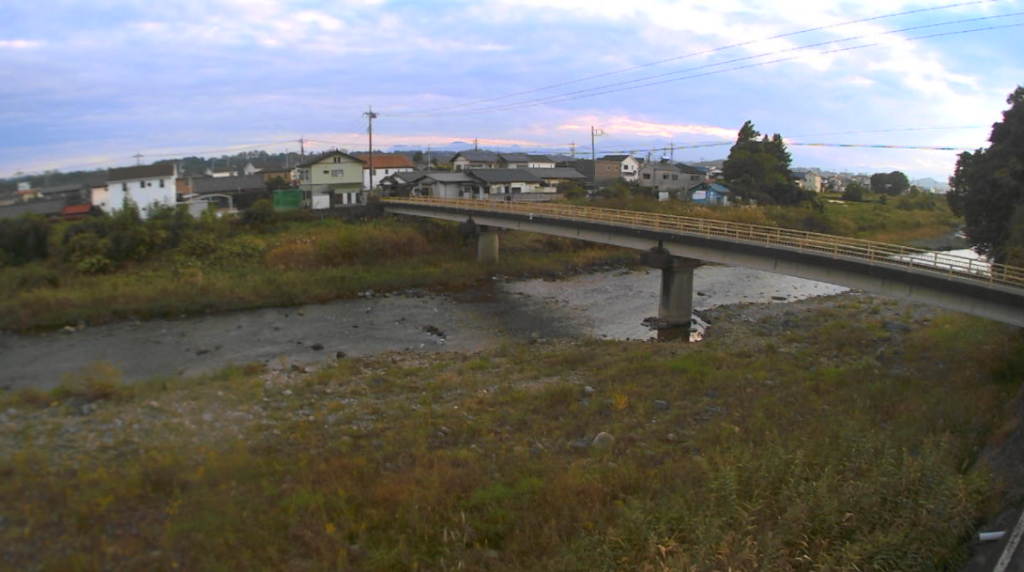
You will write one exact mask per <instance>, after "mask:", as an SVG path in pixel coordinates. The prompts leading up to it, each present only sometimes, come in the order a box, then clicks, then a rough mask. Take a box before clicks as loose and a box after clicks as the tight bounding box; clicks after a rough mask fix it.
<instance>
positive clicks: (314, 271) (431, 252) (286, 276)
mask: <svg viewBox="0 0 1024 572" xmlns="http://www.w3.org/2000/svg"><path fill="white" fill-rule="evenodd" d="M503 240H504V242H505V243H506V244H507V246H506V248H505V250H504V251H503V256H502V260H501V262H500V263H499V265H498V266H497V267H490V266H485V265H479V264H477V263H476V259H475V248H474V245H473V243H472V242H469V241H467V240H465V239H463V238H462V237H460V236H459V235H458V233H457V230H456V226H455V225H449V224H443V223H432V222H401V221H396V220H374V221H369V222H361V223H343V222H337V221H317V222H306V223H293V224H291V225H286V226H285V227H284V228H282V229H280V230H278V231H277V232H275V233H269V234H268V233H243V234H240V235H236V236H226V235H225V236H217V235H213V234H199V235H195V236H192V237H190V238H189V239H188V240H185V241H184V242H183V244H182V245H181V246H180V247H178V248H176V249H173V250H170V251H168V252H165V253H162V254H161V255H159V256H157V257H155V258H153V259H152V260H150V261H148V262H146V263H141V264H136V265H133V266H129V267H126V268H124V269H122V270H120V271H118V272H114V273H111V274H103V275H83V274H80V273H76V272H74V271H70V270H68V269H66V268H60V267H59V266H47V265H43V264H41V263H35V264H31V265H28V266H24V267H20V268H7V269H4V270H3V271H2V272H0V329H14V330H29V329H33V328H52V327H60V326H64V325H67V324H77V323H78V322H79V321H85V322H88V323H101V322H105V321H109V320H118V319H128V318H143V317H157V316H160V317H176V316H178V315H180V314H193V313H197V312H205V311H223V310H238V309H247V308H257V307H266V306H277V305H293V304H304V303H317V302H326V301H329V300H334V299H338V298H344V297H350V296H354V295H355V294H357V293H358V292H362V291H365V290H367V289H373V290H396V289H402V288H408V287H424V286H437V287H442V286H443V287H454V288H458V287H464V286H466V285H468V284H471V283H473V282H476V281H478V280H481V279H483V278H485V277H486V276H487V275H488V274H490V273H493V272H494V271H496V270H500V271H501V272H502V273H504V274H508V275H516V274H520V275H524V274H531V273H537V272H547V271H558V270H563V269H565V268H566V267H568V266H580V265H587V264H592V263H594V262H597V261H602V260H618V261H624V260H631V259H632V258H633V255H632V254H630V253H629V252H627V251H622V250H618V249H613V248H609V247H605V246H601V245H585V244H581V243H574V242H573V241H568V240H565V239H554V238H551V237H543V236H539V235H527V234H522V233H513V234H508V235H504V236H503Z"/></svg>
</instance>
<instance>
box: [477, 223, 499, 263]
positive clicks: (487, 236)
mask: <svg viewBox="0 0 1024 572" xmlns="http://www.w3.org/2000/svg"><path fill="white" fill-rule="evenodd" d="M498 245H499V241H498V231H497V230H496V229H494V228H488V227H486V226H481V227H480V234H479V235H478V236H477V238H476V261H477V262H480V263H482V264H494V263H496V262H498Z"/></svg>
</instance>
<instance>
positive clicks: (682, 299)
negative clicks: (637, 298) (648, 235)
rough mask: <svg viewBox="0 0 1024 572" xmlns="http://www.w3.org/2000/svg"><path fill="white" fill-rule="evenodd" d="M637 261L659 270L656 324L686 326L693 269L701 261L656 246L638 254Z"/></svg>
mask: <svg viewBox="0 0 1024 572" xmlns="http://www.w3.org/2000/svg"><path fill="white" fill-rule="evenodd" d="M640 262H642V263H643V264H646V265H647V266H651V267H654V268H660V269H661V299H660V300H659V301H658V325H659V326H661V327H679V326H689V325H690V321H691V317H692V315H693V271H694V269H695V268H697V267H698V266H700V264H701V261H700V260H696V259H693V258H683V257H680V256H672V255H671V254H669V253H668V252H665V251H664V250H661V249H657V248H656V249H654V250H649V251H647V252H644V253H643V254H641V255H640Z"/></svg>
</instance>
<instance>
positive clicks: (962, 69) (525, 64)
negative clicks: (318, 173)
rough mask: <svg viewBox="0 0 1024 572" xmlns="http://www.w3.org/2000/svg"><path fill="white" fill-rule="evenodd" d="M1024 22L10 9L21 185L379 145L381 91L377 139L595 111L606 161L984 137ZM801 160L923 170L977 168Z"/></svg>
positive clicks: (374, 6)
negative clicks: (42, 176) (196, 158)
mask: <svg viewBox="0 0 1024 572" xmlns="http://www.w3.org/2000/svg"><path fill="white" fill-rule="evenodd" d="M953 4H957V5H955V6H954V5H953ZM901 12H911V13H909V14H903V15H899V16H894V14H897V13H901ZM1020 13H1024V0H986V1H973V2H965V1H964V0H959V1H957V0H938V1H934V2H933V1H931V0H918V1H907V0H884V1H882V0H858V1H857V2H829V1H827V0H826V1H821V0H795V1H785V0H777V1H770V0H765V1H754V0H696V1H686V2H670V1H662V0H654V1H643V0H634V1H631V2H624V1H622V0H614V1H604V0H490V1H483V0H481V1H471V2H470V1H467V2H454V1H445V2H441V1H417V0H395V1H388V0H377V1H372V0H371V1H347V0H331V1H330V2H326V1H323V2H321V1H318V0H159V1H157V0H123V1H118V0H47V1H45V2H41V1H39V0H3V1H2V2H0V176H9V175H12V174H14V173H16V172H19V171H20V172H38V171H41V170H44V169H54V168H55V169H61V170H70V169H75V168H100V167H106V166H112V165H119V164H129V163H134V161H135V160H134V159H132V158H131V156H132V155H134V154H136V153H142V154H144V155H145V158H144V159H143V160H155V159H157V158H162V157H168V156H182V155H185V154H210V155H220V154H222V153H228V152H231V151H233V150H241V149H250V148H254V147H257V148H264V149H267V150H272V151H283V150H285V149H290V150H297V149H298V143H296V142H295V141H294V140H295V139H298V138H299V137H300V136H304V137H305V138H307V139H309V140H312V141H314V142H313V143H310V144H309V145H308V146H307V151H308V150H310V149H313V150H316V149H323V148H328V147H333V146H339V147H344V148H348V149H358V148H360V147H364V148H365V145H366V142H365V139H366V134H365V129H366V123H365V118H364V117H362V115H361V114H362V113H363V112H364V111H366V110H367V108H368V107H369V106H371V105H372V106H373V109H374V111H376V112H379V114H380V116H379V117H378V119H377V120H376V121H375V124H374V125H375V138H374V142H375V146H391V145H407V146H426V145H434V146H440V145H445V144H448V143H451V142H453V141H473V139H478V140H479V143H480V146H481V147H496V146H510V145H519V146H521V147H523V148H528V149H535V150H538V151H545V150H546V151H550V152H567V151H568V150H569V144H570V143H573V142H575V143H576V144H577V146H578V147H577V148H578V149H579V150H580V151H584V150H585V151H586V152H587V153H589V150H590V149H589V147H590V127H591V126H592V125H593V126H596V127H598V128H601V129H602V130H603V131H604V133H605V136H604V137H601V138H599V139H598V143H597V147H598V152H599V153H600V152H601V151H630V150H636V151H638V152H639V154H642V155H645V154H646V151H644V150H646V149H648V148H655V147H662V146H667V145H669V144H670V143H673V144H674V145H675V146H677V147H683V149H680V150H677V151H676V152H675V158H676V159H677V160H699V159H701V158H707V159H711V158H721V157H724V156H725V154H726V153H727V152H728V146H703V147H696V148H690V149H686V148H685V147H686V146H687V145H697V144H707V143H716V142H723V141H728V140H730V139H734V138H735V132H736V131H737V129H738V128H739V127H740V125H742V123H743V122H744V121H745V120H747V119H751V120H753V121H754V123H755V125H756V126H757V128H758V129H759V130H761V131H762V132H770V133H775V132H779V133H781V134H782V135H783V136H785V137H786V138H787V139H788V140H789V141H791V142H793V143H832V144H835V143H852V144H883V145H895V146H943V147H945V146H948V147H971V148H973V147H978V146H982V145H984V144H985V140H986V138H987V135H988V131H989V126H990V125H991V123H992V122H993V121H996V120H998V119H999V117H1000V112H1001V111H1002V110H1003V109H1005V107H1006V103H1005V100H1006V96H1007V95H1008V94H1009V92H1011V91H1012V90H1013V89H1014V88H1015V87H1016V86H1017V85H1019V84H1024V57H1022V55H1021V54H1024V27H1020V26H1021V25H1024V15H1021V14H1020ZM1014 25H1016V26H1018V27H1007V26H1014ZM994 27H997V28H996V29H988V30H983V31H974V32H969V33H962V34H951V33H952V32H961V31H967V30H977V29H979V28H994ZM937 34H943V35H941V36H937V37H926V38H922V37H923V36H935V35H937ZM864 46H867V47H864ZM791 151H792V152H793V155H794V163H795V164H796V165H798V166H808V167H810V166H817V167H822V168H829V169H842V170H852V171H863V172H873V171H877V170H883V169H884V170H891V169H902V170H904V171H906V172H907V173H908V174H910V175H911V176H912V177H921V176H933V177H936V178H945V177H946V176H948V175H949V174H950V173H951V172H952V169H953V165H954V163H955V160H956V156H955V155H956V154H955V152H950V151H924V150H909V149H864V148H838V147H810V146H797V145H794V146H793V147H792V148H791ZM659 153H660V152H655V154H656V155H657V154H659Z"/></svg>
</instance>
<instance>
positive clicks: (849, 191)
mask: <svg viewBox="0 0 1024 572" xmlns="http://www.w3.org/2000/svg"><path fill="white" fill-rule="evenodd" d="M866 192H867V189H865V188H864V185H862V184H860V183H856V182H855V183H850V184H849V185H847V187H846V190H845V191H843V200H844V201H857V202H860V201H863V200H864V194H865V193H866Z"/></svg>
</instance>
